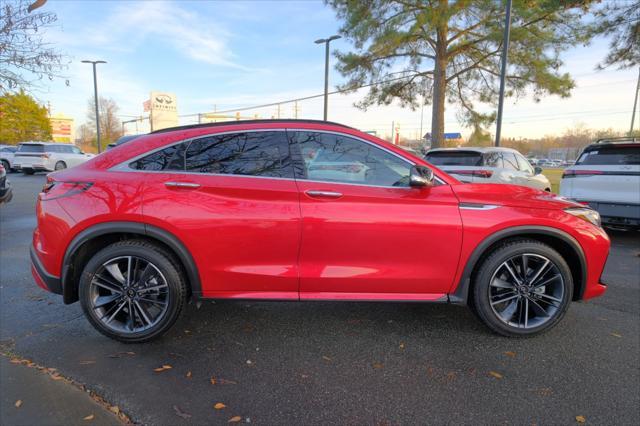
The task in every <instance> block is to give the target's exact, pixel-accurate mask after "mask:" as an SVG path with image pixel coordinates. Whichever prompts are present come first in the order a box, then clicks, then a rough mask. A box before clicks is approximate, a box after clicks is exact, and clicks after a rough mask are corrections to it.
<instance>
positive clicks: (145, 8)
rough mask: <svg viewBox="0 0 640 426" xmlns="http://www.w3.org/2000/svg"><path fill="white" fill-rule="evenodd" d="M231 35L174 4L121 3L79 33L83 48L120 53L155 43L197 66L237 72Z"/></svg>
mask: <svg viewBox="0 0 640 426" xmlns="http://www.w3.org/2000/svg"><path fill="white" fill-rule="evenodd" d="M230 38H231V34H230V32H229V31H227V30H226V29H225V27H224V25H222V24H221V23H220V22H219V21H217V20H215V19H210V17H205V16H203V15H200V14H198V13H197V12H192V11H187V10H184V9H182V8H181V7H179V5H177V4H174V3H165V2H135V3H128V2H127V3H121V4H119V5H118V6H117V7H115V8H114V9H113V13H111V14H110V15H109V16H107V18H106V19H105V20H104V22H103V23H101V24H98V25H91V27H90V28H87V29H86V30H85V31H83V40H78V41H79V42H81V43H82V44H83V45H85V46H86V45H87V44H88V45H94V46H99V47H101V48H105V49H109V50H114V51H122V50H135V49H136V48H138V47H139V46H140V45H142V44H144V43H147V42H149V41H150V40H152V39H155V40H156V41H158V42H159V43H161V44H162V45H163V46H170V47H172V48H173V49H174V50H175V51H176V52H178V53H179V54H182V55H184V56H186V57H188V58H191V59H193V60H195V61H198V62H203V63H207V64H210V65H216V66H224V67H230V68H235V69H241V70H248V68H246V67H244V66H242V65H240V64H238V63H236V62H235V56H234V55H233V53H232V51H231V48H230V47H229V39H230Z"/></svg>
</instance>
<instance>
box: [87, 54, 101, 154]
mask: <svg viewBox="0 0 640 426" xmlns="http://www.w3.org/2000/svg"><path fill="white" fill-rule="evenodd" d="M82 63H83V64H91V65H93V97H94V101H95V106H96V136H97V142H98V154H100V152H101V150H102V148H101V147H100V110H99V109H98V79H97V78H96V65H97V64H106V62H105V61H86V60H85V61H82Z"/></svg>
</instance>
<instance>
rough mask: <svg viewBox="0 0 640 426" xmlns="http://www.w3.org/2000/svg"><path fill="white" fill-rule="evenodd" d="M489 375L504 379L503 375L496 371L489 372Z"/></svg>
mask: <svg viewBox="0 0 640 426" xmlns="http://www.w3.org/2000/svg"><path fill="white" fill-rule="evenodd" d="M489 374H491V375H492V376H493V377H495V378H496V379H502V377H503V376H502V374H500V373H497V372H495V371H489Z"/></svg>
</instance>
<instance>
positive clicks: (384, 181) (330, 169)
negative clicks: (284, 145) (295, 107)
mask: <svg viewBox="0 0 640 426" xmlns="http://www.w3.org/2000/svg"><path fill="white" fill-rule="evenodd" d="M292 138H293V142H294V143H295V142H297V143H298V146H299V149H300V154H301V156H302V163H303V165H304V170H303V171H302V173H300V176H296V177H298V178H300V179H310V180H319V181H331V182H345V183H358V184H363V185H377V186H408V185H409V174H410V172H411V164H409V163H408V162H406V161H404V160H402V159H401V158H398V157H396V156H395V155H393V154H391V153H388V152H386V151H384V150H382V149H379V148H376V147H375V146H373V145H371V144H368V143H366V142H362V141H359V140H356V139H353V138H350V137H347V136H343V135H335V134H330V133H319V132H294V133H292ZM296 172H298V170H296Z"/></svg>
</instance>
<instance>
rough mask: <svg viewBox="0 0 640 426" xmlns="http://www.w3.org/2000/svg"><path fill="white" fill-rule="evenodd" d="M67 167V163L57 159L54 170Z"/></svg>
mask: <svg viewBox="0 0 640 426" xmlns="http://www.w3.org/2000/svg"><path fill="white" fill-rule="evenodd" d="M66 168H67V163H65V162H64V161H58V162H57V163H56V165H55V167H54V170H56V171H57V170H64V169H66Z"/></svg>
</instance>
